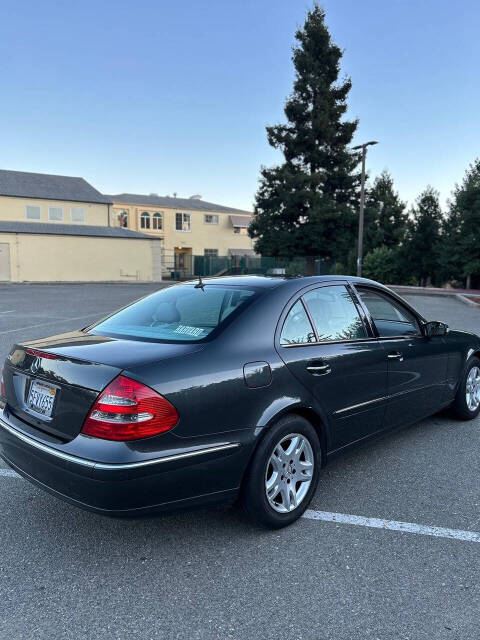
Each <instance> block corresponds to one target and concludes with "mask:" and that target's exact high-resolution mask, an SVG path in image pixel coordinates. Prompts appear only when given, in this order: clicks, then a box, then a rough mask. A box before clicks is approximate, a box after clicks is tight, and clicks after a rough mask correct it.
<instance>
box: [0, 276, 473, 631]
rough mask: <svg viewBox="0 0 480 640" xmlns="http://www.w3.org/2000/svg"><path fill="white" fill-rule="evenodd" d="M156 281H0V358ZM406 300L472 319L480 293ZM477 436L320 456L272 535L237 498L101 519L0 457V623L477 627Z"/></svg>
mask: <svg viewBox="0 0 480 640" xmlns="http://www.w3.org/2000/svg"><path fill="white" fill-rule="evenodd" d="M152 289H153V287H150V286H144V285H125V286H121V285H110V286H103V285H75V286H71V287H69V286H65V285H56V286H55V285H38V286H34V285H18V286H16V285H9V286H3V287H2V286H0V357H1V358H3V357H4V355H5V353H6V352H7V351H8V348H9V345H10V344H11V342H13V341H14V340H15V339H16V338H21V339H25V338H27V339H29V338H35V337H40V336H43V335H46V334H51V333H53V332H60V331H66V330H68V329H70V328H74V327H78V326H84V325H85V324H88V323H89V322H91V321H92V320H94V319H95V317H98V316H102V315H105V314H106V313H108V312H109V311H110V310H112V309H114V308H116V307H118V306H120V305H122V304H125V303H127V302H128V301H129V300H131V299H135V298H137V297H139V296H141V295H144V294H145V293H146V292H148V291H150V290H152ZM410 301H411V302H412V304H414V305H415V306H417V308H418V309H419V310H420V311H421V312H422V313H423V314H424V315H425V316H426V317H427V318H428V319H437V320H444V321H446V322H447V323H449V324H450V326H452V327H454V328H460V329H467V330H474V331H479V332H480V309H476V308H473V309H472V308H469V307H467V306H464V305H462V304H461V303H460V302H457V301H455V300H453V299H448V298H436V297H435V298H433V297H432V298H427V297H421V298H420V297H417V296H415V297H413V296H412V297H411V298H410ZM479 452H480V421H479V420H476V421H474V422H470V423H461V422H456V421H452V420H451V419H450V417H449V416H448V415H447V414H442V415H437V416H434V417H432V418H430V419H428V420H424V421H423V422H421V423H419V424H417V425H415V426H413V427H411V428H408V429H405V430H403V431H400V432H397V433H396V434H393V435H389V436H386V437H383V438H381V439H380V440H377V441H376V442H374V443H371V444H369V445H367V446H364V447H361V448H359V449H357V450H355V451H352V452H350V453H348V454H346V455H345V456H343V457H342V458H339V459H337V460H335V461H334V462H332V463H331V464H330V465H329V466H328V467H327V468H326V469H325V471H324V474H323V476H322V479H321V482H320V485H319V488H318V491H317V494H316V496H315V498H314V501H313V503H312V505H311V515H312V517H314V518H315V517H319V518H321V519H307V518H302V519H301V520H300V521H299V522H298V523H297V524H295V525H294V526H292V527H290V528H288V529H285V530H282V531H280V532H273V533H272V532H269V531H263V530H259V529H257V528H255V527H253V526H252V525H250V524H249V523H248V522H247V521H246V520H245V519H244V517H243V516H242V514H241V513H239V512H238V511H237V510H232V509H222V510H212V511H194V512H188V513H180V514H176V515H168V516H161V517H157V518H149V519H144V520H132V521H128V520H127V521H125V520H110V519H107V518H104V517H101V516H97V515H94V514H90V513H85V512H82V511H79V510H77V509H76V508H74V507H72V506H70V505H68V504H64V503H62V502H59V501H57V500H56V499H54V498H53V497H50V496H49V495H46V494H44V493H43V492H41V491H39V490H37V489H36V488H34V487H32V486H31V485H30V484H28V483H26V482H25V481H24V480H22V479H19V478H17V477H14V476H12V475H9V474H8V471H7V470H6V469H5V468H4V467H3V468H1V467H0V550H1V555H0V639H1V640H3V639H4V638H5V639H7V638H8V639H10V640H17V639H19V638H25V639H28V640H31V639H32V638H33V639H35V640H40V639H42V640H43V639H47V638H48V639H50V638H55V639H60V638H72V639H73V638H75V639H83V638H88V639H90V638H92V639H93V638H95V639H99V638H100V639H102V640H103V639H104V640H110V639H117V638H118V639H122V640H123V639H129V640H137V639H138V640H148V639H150V638H155V639H157V638H158V639H160V638H165V639H171V638H172V639H173V638H180V639H182V640H183V639H185V640H190V639H195V638H199V639H208V640H210V639H212V640H213V639H217V638H218V639H224V638H235V639H242V640H243V639H245V640H252V639H253V638H261V639H269V640H270V639H287V640H296V639H301V638H308V639H316V640H317V639H318V640H321V639H332V640H354V639H357V638H358V639H359V640H360V639H361V640H364V639H365V638H377V639H379V640H386V639H392V640H400V639H405V640H406V639H410V640H413V639H415V640H416V639H432V640H443V639H455V640H468V639H470V638H471V639H472V640H473V639H475V640H478V638H479V637H480V624H479V612H480V588H479V565H480V544H479V543H478V541H477V542H476V541H469V537H468V532H473V533H475V532H480V510H479V506H480V483H479V468H480V465H479V462H480V453H479ZM332 514H342V516H338V517H337V519H340V520H342V518H343V520H345V522H346V523H344V522H327V521H325V519H328V518H331V519H332V518H333V519H335V517H336V516H332ZM355 516H362V518H360V519H358V518H355ZM388 521H391V523H390V525H389V522H388ZM402 523H403V524H402ZM377 526H379V527H388V526H391V527H392V528H393V530H388V529H384V528H375V527H377ZM398 529H401V530H398ZM432 534H436V535H432ZM475 539H477V540H480V537H479V536H477V538H475V535H473V536H470V540H475Z"/></svg>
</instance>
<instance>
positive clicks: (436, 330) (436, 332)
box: [423, 320, 448, 338]
mask: <svg viewBox="0 0 480 640" xmlns="http://www.w3.org/2000/svg"><path fill="white" fill-rule="evenodd" d="M423 330H424V333H425V335H426V336H427V338H434V337H435V336H444V335H446V333H447V332H448V324H445V323H444V322H437V321H436V320H432V321H431V322H426V323H425V324H424V325H423Z"/></svg>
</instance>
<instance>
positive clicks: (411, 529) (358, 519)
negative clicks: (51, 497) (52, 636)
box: [0, 469, 480, 542]
mask: <svg viewBox="0 0 480 640" xmlns="http://www.w3.org/2000/svg"><path fill="white" fill-rule="evenodd" d="M1 476H3V477H6V478H21V477H22V476H21V475H19V474H18V473H17V472H16V471H13V470H12V469H0V477H1ZM302 518H307V520H321V521H323V522H336V523H339V524H353V525H355V526H357V527H372V528H373V529H388V530H390V531H402V532H404V533H415V534H417V535H421V536H434V537H436V538H450V539H451V540H463V541H464V542H480V533H477V532H476V531H462V530H461V529H445V528H444V527H430V526H427V525H423V524H415V523H414V522H399V521H397V520H383V519H382V518H366V517H364V516H354V515H351V514H348V513H333V512H332V511H314V510H313V509H307V510H306V511H305V513H304V514H303V516H302Z"/></svg>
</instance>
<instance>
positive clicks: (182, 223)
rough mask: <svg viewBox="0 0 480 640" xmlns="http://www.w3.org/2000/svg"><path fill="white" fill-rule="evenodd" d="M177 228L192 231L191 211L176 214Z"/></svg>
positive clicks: (177, 229)
mask: <svg viewBox="0 0 480 640" xmlns="http://www.w3.org/2000/svg"><path fill="white" fill-rule="evenodd" d="M175 229H176V231H191V225H190V214H189V213H176V214H175Z"/></svg>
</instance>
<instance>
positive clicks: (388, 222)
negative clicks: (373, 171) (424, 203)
mask: <svg viewBox="0 0 480 640" xmlns="http://www.w3.org/2000/svg"><path fill="white" fill-rule="evenodd" d="M405 209H406V204H405V202H402V201H401V200H400V197H399V195H398V193H397V192H396V191H395V189H394V186H393V178H392V176H391V175H390V174H389V173H388V171H383V172H382V173H381V174H380V175H379V176H377V177H376V178H375V180H374V182H373V185H372V187H371V188H370V189H367V193H366V198H365V214H364V215H365V235H364V253H368V252H369V251H371V250H372V249H375V248H376V247H387V248H392V247H398V246H399V245H400V244H401V243H402V242H403V240H404V237H405V231H406V225H407V214H406V211H405Z"/></svg>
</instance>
